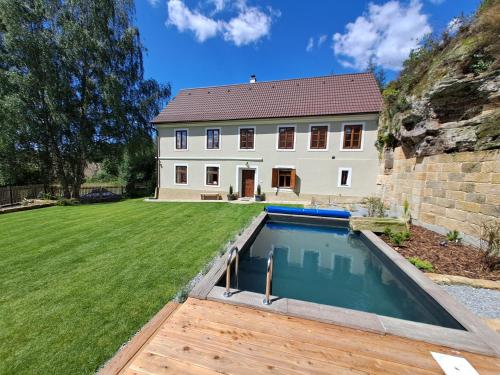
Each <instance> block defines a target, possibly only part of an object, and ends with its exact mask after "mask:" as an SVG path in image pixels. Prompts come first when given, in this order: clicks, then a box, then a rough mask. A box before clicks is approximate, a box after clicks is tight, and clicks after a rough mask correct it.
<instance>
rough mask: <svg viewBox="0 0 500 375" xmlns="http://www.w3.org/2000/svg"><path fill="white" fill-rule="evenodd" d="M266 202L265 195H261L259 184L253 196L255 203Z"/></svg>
mask: <svg viewBox="0 0 500 375" xmlns="http://www.w3.org/2000/svg"><path fill="white" fill-rule="evenodd" d="M265 200H266V196H265V194H262V189H261V187H260V184H258V185H257V192H256V194H255V201H256V202H262V201H265Z"/></svg>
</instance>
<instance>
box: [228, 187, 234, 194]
mask: <svg viewBox="0 0 500 375" xmlns="http://www.w3.org/2000/svg"><path fill="white" fill-rule="evenodd" d="M229 195H233V185H229Z"/></svg>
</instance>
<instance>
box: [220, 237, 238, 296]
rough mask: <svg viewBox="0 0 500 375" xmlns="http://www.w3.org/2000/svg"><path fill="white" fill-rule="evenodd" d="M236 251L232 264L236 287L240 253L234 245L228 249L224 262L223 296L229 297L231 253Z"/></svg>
mask: <svg viewBox="0 0 500 375" xmlns="http://www.w3.org/2000/svg"><path fill="white" fill-rule="evenodd" d="M234 252H236V264H235V266H234V277H235V279H236V289H238V267H239V263H240V254H239V252H238V248H237V247H236V246H234V247H233V248H231V250H229V253H228V254H229V255H228V257H227V263H226V291H225V292H224V297H226V298H229V297H231V295H232V293H231V262H232V260H233V253H234Z"/></svg>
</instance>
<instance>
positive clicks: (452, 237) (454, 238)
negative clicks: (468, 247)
mask: <svg viewBox="0 0 500 375" xmlns="http://www.w3.org/2000/svg"><path fill="white" fill-rule="evenodd" d="M446 238H447V239H448V241H450V242H456V243H459V242H460V240H461V238H460V232H459V231H458V230H450V231H449V232H448V233H446Z"/></svg>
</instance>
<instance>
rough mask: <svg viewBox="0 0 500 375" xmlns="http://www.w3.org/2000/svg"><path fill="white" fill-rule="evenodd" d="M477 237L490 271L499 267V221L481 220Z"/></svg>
mask: <svg viewBox="0 0 500 375" xmlns="http://www.w3.org/2000/svg"><path fill="white" fill-rule="evenodd" d="M479 239H480V246H481V250H483V251H484V260H485V262H486V265H487V267H488V268H489V269H490V270H491V271H495V270H498V269H500V222H498V221H496V222H494V221H492V222H483V223H482V224H481V232H480V236H479Z"/></svg>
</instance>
